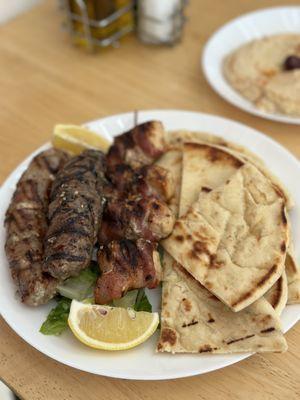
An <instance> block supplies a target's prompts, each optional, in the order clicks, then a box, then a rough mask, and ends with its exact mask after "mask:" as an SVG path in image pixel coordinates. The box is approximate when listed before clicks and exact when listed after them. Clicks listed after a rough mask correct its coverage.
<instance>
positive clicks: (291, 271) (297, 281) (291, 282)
mask: <svg viewBox="0 0 300 400" xmlns="http://www.w3.org/2000/svg"><path fill="white" fill-rule="evenodd" d="M285 269H286V275H287V284H288V299H287V304H296V303H300V268H299V265H298V264H297V262H296V258H295V256H294V251H293V249H291V250H290V251H289V252H288V254H287V256H286V262H285Z"/></svg>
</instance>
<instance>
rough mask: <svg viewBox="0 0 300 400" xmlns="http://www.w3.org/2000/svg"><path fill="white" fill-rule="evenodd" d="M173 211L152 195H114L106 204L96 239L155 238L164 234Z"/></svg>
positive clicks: (168, 229) (107, 240)
mask: <svg viewBox="0 0 300 400" xmlns="http://www.w3.org/2000/svg"><path fill="white" fill-rule="evenodd" d="M173 225H174V215H173V213H172V211H171V210H170V208H169V207H168V206H167V204H166V203H165V202H163V201H162V200H160V199H159V198H157V197H156V196H154V195H150V196H141V195H139V194H136V195H131V196H130V197H125V198H124V197H123V196H117V195H116V196H114V197H111V198H110V199H109V200H108V201H107V204H106V207H105V212H104V215H103V220H102V225H101V229H100V230H99V236H98V240H99V243H102V244H103V243H108V242H110V241H111V240H119V239H122V238H127V239H131V240H135V239H138V238H144V239H147V240H151V241H158V240H160V239H161V238H164V237H166V236H168V235H169V234H170V233H171V231H172V229H173Z"/></svg>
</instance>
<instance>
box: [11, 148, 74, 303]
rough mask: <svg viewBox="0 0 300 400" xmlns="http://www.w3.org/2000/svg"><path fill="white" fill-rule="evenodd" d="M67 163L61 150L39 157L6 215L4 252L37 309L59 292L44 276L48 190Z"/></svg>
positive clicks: (24, 293)
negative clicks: (44, 242)
mask: <svg viewBox="0 0 300 400" xmlns="http://www.w3.org/2000/svg"><path fill="white" fill-rule="evenodd" d="M67 160H68V156H67V155H66V154H65V153H63V152H62V151H59V150H55V149H50V150H46V151H44V152H42V153H40V154H38V155H37V156H36V157H35V158H34V159H33V160H32V161H31V163H30V164H29V166H28V168H27V170H26V171H25V172H24V174H23V175H22V176H21V178H20V180H19V182H18V184H17V187H16V190H15V193H14V195H13V198H12V201H11V203H10V206H9V208H8V210H7V212H6V218H5V226H6V230H7V236H6V243H5V251H6V255H7V258H8V261H9V265H10V268H11V274H12V277H13V280H14V282H15V284H16V285H17V287H18V290H19V292H20V295H21V299H22V301H23V302H24V303H26V304H28V305H31V306H37V305H39V304H44V303H46V302H47V301H48V300H50V299H51V298H52V297H53V296H54V295H55V293H56V286H57V284H58V282H57V280H56V279H54V278H53V277H51V276H50V275H49V274H46V273H43V271H42V262H43V255H44V246H43V241H44V237H45V234H46V231H47V227H48V222H47V209H48V203H49V191H50V189H51V185H52V182H53V180H54V178H55V175H56V174H57V172H58V171H59V170H60V169H61V167H62V166H63V165H64V164H65V162H66V161H67Z"/></svg>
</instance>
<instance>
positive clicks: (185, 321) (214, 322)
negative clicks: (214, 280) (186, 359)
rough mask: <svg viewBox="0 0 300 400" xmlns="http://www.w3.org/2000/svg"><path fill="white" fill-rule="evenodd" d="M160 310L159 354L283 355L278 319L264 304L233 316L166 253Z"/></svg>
mask: <svg viewBox="0 0 300 400" xmlns="http://www.w3.org/2000/svg"><path fill="white" fill-rule="evenodd" d="M162 304H163V310H162V315H161V334H160V338H159V341H158V345H157V351H159V352H172V353H221V354H225V353H241V352H252V351H258V352H265V351H276V352H281V351H285V350H286V349H287V344H286V341H285V338H284V337H283V335H282V333H281V327H280V320H279V317H278V316H277V315H276V313H275V311H274V310H273V309H272V307H271V306H270V304H269V303H268V302H267V301H266V300H265V299H264V298H262V299H259V300H257V301H256V302H255V303H253V304H252V305H251V306H249V307H247V308H246V309H244V310H243V311H240V312H238V313H234V312H233V311H231V310H230V309H229V308H228V307H226V306H225V305H224V304H223V303H222V302H220V301H219V300H218V299H217V298H216V297H214V296H213V295H212V294H211V293H210V292H209V291H207V290H206V289H205V288H204V287H203V286H202V285H200V284H199V283H198V282H197V281H196V280H195V279H193V278H192V277H191V275H189V274H188V273H187V272H186V271H185V270H184V269H183V268H182V267H180V265H179V264H178V263H176V262H175V261H174V260H173V259H172V258H171V257H170V256H169V255H168V254H167V253H165V256H164V284H163V297H162Z"/></svg>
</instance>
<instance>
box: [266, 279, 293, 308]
mask: <svg viewBox="0 0 300 400" xmlns="http://www.w3.org/2000/svg"><path fill="white" fill-rule="evenodd" d="M264 297H265V299H266V300H267V301H268V302H269V303H270V304H271V306H272V307H273V308H274V310H275V311H276V314H277V315H281V313H282V311H283V309H284V307H285V306H286V303H287V298H288V284H287V277H286V273H285V271H283V273H282V275H281V277H280V278H279V279H278V280H277V281H276V282H275V283H274V285H273V286H272V287H271V289H269V290H268V291H267V293H266V294H265V295H264Z"/></svg>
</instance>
